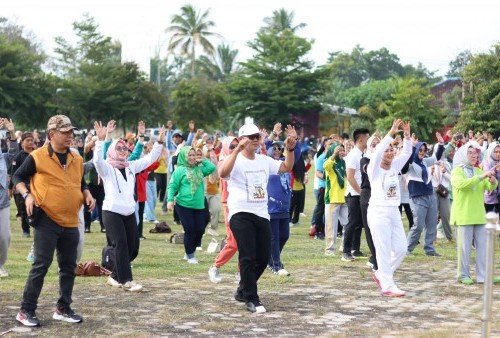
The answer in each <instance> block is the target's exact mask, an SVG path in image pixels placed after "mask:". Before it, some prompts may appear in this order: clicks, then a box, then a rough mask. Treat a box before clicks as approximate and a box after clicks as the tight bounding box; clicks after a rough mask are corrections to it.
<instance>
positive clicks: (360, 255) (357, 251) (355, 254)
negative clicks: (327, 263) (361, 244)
mask: <svg viewBox="0 0 500 338" xmlns="http://www.w3.org/2000/svg"><path fill="white" fill-rule="evenodd" d="M351 255H352V256H353V257H356V258H358V257H359V258H363V257H366V255H365V254H364V253H363V252H361V251H359V250H353V251H351Z"/></svg>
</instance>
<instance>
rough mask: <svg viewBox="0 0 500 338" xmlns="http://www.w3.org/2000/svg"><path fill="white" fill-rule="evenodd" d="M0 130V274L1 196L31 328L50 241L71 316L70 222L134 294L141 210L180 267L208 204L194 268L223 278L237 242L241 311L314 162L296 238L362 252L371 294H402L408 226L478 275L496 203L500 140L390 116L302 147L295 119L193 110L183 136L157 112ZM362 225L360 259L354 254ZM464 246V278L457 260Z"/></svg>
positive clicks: (275, 266) (254, 306)
mask: <svg viewBox="0 0 500 338" xmlns="http://www.w3.org/2000/svg"><path fill="white" fill-rule="evenodd" d="M0 128H4V129H6V130H7V132H8V133H7V137H6V138H4V139H3V140H2V152H1V154H0V277H2V278H5V277H8V272H7V270H6V269H5V264H6V261H7V253H8V248H9V242H10V233H11V225H10V204H9V201H10V199H11V198H12V197H13V200H14V202H15V204H16V209H17V217H18V219H19V222H20V224H21V228H22V232H23V236H24V237H26V238H30V239H31V238H32V240H33V246H32V252H30V254H29V255H28V259H29V260H31V261H32V267H31V271H30V273H29V276H28V279H27V281H26V286H25V288H24V292H23V296H22V302H21V308H20V311H19V312H18V314H17V316H16V319H17V320H18V321H19V322H21V323H22V324H24V325H27V326H38V325H39V324H40V322H39V320H38V318H37V317H36V313H35V310H36V308H37V303H38V298H39V295H40V292H41V289H42V286H43V281H44V277H45V275H46V273H47V270H48V268H49V267H50V265H51V263H52V259H53V256H54V252H55V251H57V261H58V266H59V270H58V273H59V284H60V298H59V299H58V301H57V303H56V309H55V312H54V314H53V318H54V319H56V320H62V321H67V322H71V323H78V322H81V321H82V320H83V319H82V317H81V316H79V315H78V314H76V313H75V312H74V311H73V310H72V309H71V306H70V305H71V302H72V299H71V297H72V292H73V285H74V279H75V268H76V265H77V263H78V261H79V260H80V258H81V255H82V251H83V248H84V237H85V235H84V234H85V233H88V232H90V231H91V224H92V221H93V220H95V221H97V222H98V223H99V225H100V231H101V232H103V233H105V237H106V245H107V246H108V247H111V248H113V250H114V257H115V259H114V262H113V266H112V269H111V270H112V271H111V275H110V276H109V277H108V279H107V284H109V285H110V286H112V287H115V288H121V289H124V290H127V291H130V292H139V291H141V290H142V285H141V284H139V283H137V282H136V281H135V280H134V279H133V276H132V269H131V262H132V261H133V260H134V259H135V258H136V257H137V256H138V255H139V248H140V243H141V240H144V239H146V238H145V237H144V234H143V228H144V226H143V223H144V221H149V222H152V223H155V224H156V223H158V222H159V218H160V215H157V213H156V210H155V209H156V203H157V202H159V203H161V205H162V206H161V212H162V213H166V212H172V213H173V218H174V221H175V222H177V223H178V224H180V225H182V228H183V230H184V237H183V243H184V251H185V255H184V259H185V260H186V262H187V264H199V262H198V260H197V258H196V256H195V255H196V251H197V248H199V247H200V246H201V243H202V237H203V236H204V235H206V236H211V237H213V238H218V236H220V234H219V232H222V231H221V230H220V229H219V228H218V223H219V215H220V212H221V211H222V213H223V219H224V224H225V231H224V232H225V240H224V241H223V242H224V243H225V245H224V246H223V247H222V248H221V250H220V252H219V253H218V254H217V256H216V257H215V259H214V263H213V265H212V266H210V267H209V269H208V278H209V280H210V281H211V282H213V283H219V282H221V281H222V277H221V274H220V269H221V268H222V267H223V266H224V265H225V264H226V263H227V262H228V261H229V260H230V259H231V258H232V257H233V256H234V255H235V253H236V252H239V256H238V271H237V273H236V279H237V281H238V288H237V290H236V292H235V295H234V298H235V299H236V300H238V301H241V302H244V303H245V305H246V308H247V309H248V311H250V312H254V313H262V312H266V309H265V307H264V305H263V304H262V302H261V300H260V298H259V295H258V291H257V284H258V280H259V278H260V276H261V275H262V274H263V273H264V271H265V270H266V268H267V269H269V270H270V271H272V272H273V273H274V274H276V275H280V276H289V275H290V272H289V271H288V270H287V269H285V266H284V264H283V262H282V259H281V253H282V251H283V249H284V247H285V245H286V242H287V240H288V238H289V235H290V228H291V227H293V226H295V225H297V223H299V222H300V217H302V223H304V222H307V223H309V220H305V219H304V217H305V214H304V204H305V199H306V196H307V193H308V191H307V190H306V187H307V184H308V171H309V169H310V168H312V167H314V174H313V177H314V183H313V191H312V194H313V195H314V198H315V206H314V211H313V214H312V218H311V220H310V231H309V235H310V236H311V237H312V238H315V239H317V240H318V241H319V242H320V241H321V240H324V244H323V245H324V249H322V250H324V254H325V255H326V256H329V257H335V256H336V255H337V250H339V251H340V252H341V254H340V259H341V260H342V261H344V262H346V263H347V264H349V262H353V261H355V260H358V259H360V258H366V259H367V263H366V264H367V266H368V267H369V268H370V269H371V270H372V272H373V274H372V278H373V280H374V281H375V282H376V285H377V287H378V288H379V289H380V292H381V294H382V295H383V296H388V297H401V296H404V295H405V291H403V290H401V289H400V288H399V287H398V286H397V285H396V283H395V281H394V273H395V271H396V269H397V268H398V267H399V266H400V265H401V263H402V262H403V260H404V257H405V256H406V255H412V254H413V252H414V250H415V249H416V247H418V246H419V244H420V237H421V235H422V232H424V240H423V250H424V252H425V254H426V255H428V256H433V257H439V256H440V254H439V253H438V252H437V251H436V250H435V247H434V243H435V241H436V239H437V238H445V239H446V240H448V241H449V242H450V243H455V242H456V247H457V262H458V263H457V276H456V278H457V281H458V282H459V283H462V284H465V285H470V284H474V283H476V282H477V283H484V279H485V276H484V268H485V257H486V248H485V228H484V224H485V222H486V212H487V211H494V212H497V213H498V212H499V211H500V191H499V187H498V180H499V179H500V143H499V142H496V141H495V140H494V139H493V138H492V137H491V135H489V134H486V133H484V134H474V133H473V132H469V133H468V134H467V135H462V134H459V133H457V134H452V133H451V132H448V133H446V134H445V135H444V136H442V135H441V134H440V133H436V140H435V141H436V142H435V143H434V144H432V143H431V142H422V141H420V140H419V139H418V138H417V136H416V135H414V134H411V130H410V124H409V122H404V121H402V120H400V119H397V120H395V121H394V122H393V125H392V127H391V129H390V131H389V133H388V134H387V135H385V136H382V135H378V134H377V133H375V134H373V135H371V134H370V130H368V129H356V130H354V132H353V135H352V139H350V137H349V135H347V134H343V135H341V136H339V135H337V134H332V135H329V136H327V137H323V138H320V139H318V140H317V143H316V144H313V145H312V146H311V144H310V143H308V142H306V140H304V138H303V137H301V136H299V135H298V134H297V131H296V130H295V128H294V127H293V126H290V125H288V126H287V127H286V128H284V130H283V128H282V125H281V123H276V124H275V125H274V126H272V131H271V132H270V133H267V132H266V130H265V129H262V128H259V127H257V126H256V125H255V124H253V123H246V124H245V125H243V126H242V127H241V128H240V129H239V131H238V132H237V133H232V132H228V133H227V135H224V136H223V134H222V133H221V132H214V133H213V134H209V133H206V132H205V131H204V130H203V129H196V128H195V122H194V121H190V122H189V125H188V132H186V133H182V132H181V131H180V130H179V129H176V127H175V125H174V123H173V122H172V121H168V122H167V123H166V125H165V127H161V128H159V129H158V132H157V134H150V135H148V134H146V126H145V124H144V123H143V122H142V121H141V122H139V123H138V125H137V130H134V132H137V133H128V134H126V135H125V137H124V138H116V137H115V136H116V135H115V134H116V130H115V128H116V123H115V121H109V122H107V123H106V124H102V123H101V122H95V123H94V125H93V127H92V128H91V130H90V131H89V132H88V134H82V135H76V133H75V129H76V128H75V127H74V126H73V124H72V122H71V120H70V119H69V118H68V117H67V116H65V115H56V116H53V117H52V118H50V120H49V121H48V124H47V128H46V131H45V139H42V137H41V136H40V133H38V132H36V131H34V132H20V131H16V130H15V126H14V123H13V121H12V120H9V119H6V118H2V119H0ZM429 141H432V140H429ZM312 153H314V155H312ZM403 210H404V212H405V215H406V218H407V220H408V225H409V229H408V232H407V234H406V232H405V229H404V227H403V221H402V212H403ZM452 226H453V227H452ZM363 229H364V230H365V231H364V233H365V239H366V243H367V246H368V249H369V251H370V253H369V255H365V254H364V253H363V252H362V251H361V242H362V233H363ZM454 229H456V231H454ZM32 234H33V236H32ZM337 243H338V244H337ZM323 245H322V246H323ZM473 247H474V248H475V251H476V255H475V256H476V262H475V263H476V269H475V271H476V280H475V281H474V280H473V279H472V277H471V274H470V269H469V266H470V257H471V251H472V248H473ZM499 282H500V281H499Z"/></svg>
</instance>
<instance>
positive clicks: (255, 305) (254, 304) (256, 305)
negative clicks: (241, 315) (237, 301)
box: [245, 300, 266, 313]
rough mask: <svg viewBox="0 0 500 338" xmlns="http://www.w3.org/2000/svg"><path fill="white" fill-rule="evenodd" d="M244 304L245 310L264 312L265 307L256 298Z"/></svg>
mask: <svg viewBox="0 0 500 338" xmlns="http://www.w3.org/2000/svg"><path fill="white" fill-rule="evenodd" d="M245 305H246V307H247V310H248V311H250V312H252V313H264V312H266V308H265V307H264V305H262V303H261V302H259V301H258V300H254V301H251V302H246V303H245Z"/></svg>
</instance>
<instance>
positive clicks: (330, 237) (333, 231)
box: [325, 203, 348, 252]
mask: <svg viewBox="0 0 500 338" xmlns="http://www.w3.org/2000/svg"><path fill="white" fill-rule="evenodd" d="M347 215H348V210H347V205H346V204H345V203H343V204H338V203H331V204H330V203H329V204H325V252H328V251H334V250H335V244H336V243H337V233H338V230H339V229H338V228H339V220H340V224H342V226H345V225H346V224H347Z"/></svg>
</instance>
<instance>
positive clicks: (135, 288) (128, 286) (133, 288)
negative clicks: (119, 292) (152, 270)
mask: <svg viewBox="0 0 500 338" xmlns="http://www.w3.org/2000/svg"><path fill="white" fill-rule="evenodd" d="M122 288H123V289H125V290H126V291H130V292H139V291H141V290H142V285H141V284H137V283H136V282H134V281H130V282H127V283H125V284H123V286H122Z"/></svg>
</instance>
